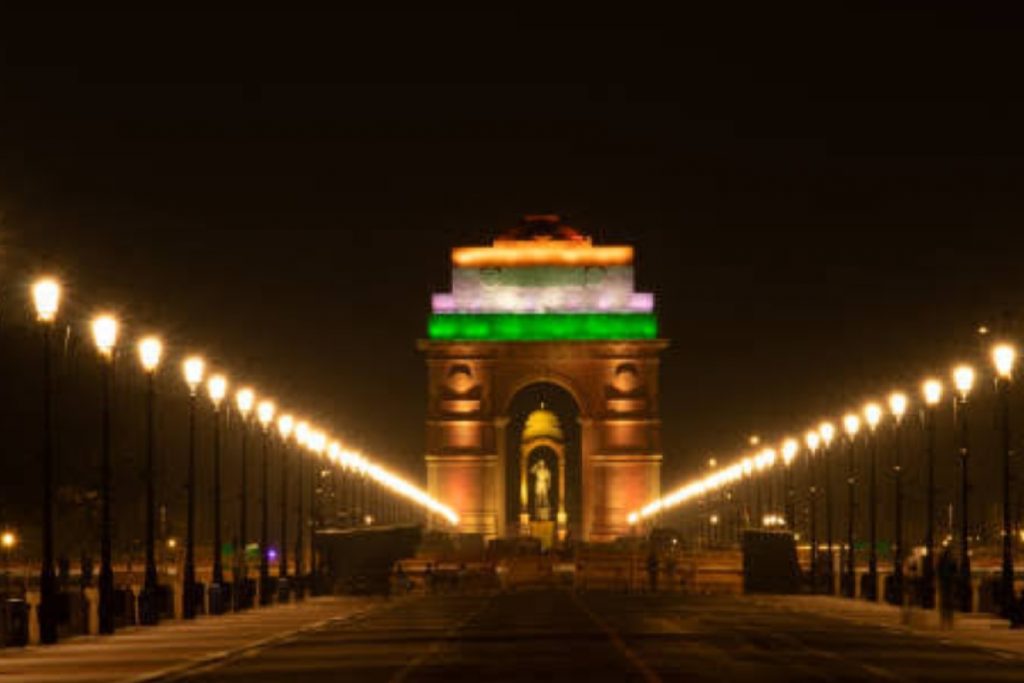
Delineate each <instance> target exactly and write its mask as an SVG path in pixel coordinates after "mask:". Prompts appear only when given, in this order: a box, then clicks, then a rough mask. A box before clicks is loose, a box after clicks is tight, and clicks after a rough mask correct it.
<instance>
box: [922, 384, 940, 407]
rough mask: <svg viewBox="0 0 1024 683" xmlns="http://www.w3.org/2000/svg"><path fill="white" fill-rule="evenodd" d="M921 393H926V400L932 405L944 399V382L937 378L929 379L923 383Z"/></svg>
mask: <svg viewBox="0 0 1024 683" xmlns="http://www.w3.org/2000/svg"><path fill="white" fill-rule="evenodd" d="M921 393H922V394H923V395H924V402H925V403H927V404H928V405H930V406H933V405H935V404H936V403H938V402H939V401H940V400H942V382H940V381H939V380H937V379H927V380H925V381H924V383H923V384H922V385H921Z"/></svg>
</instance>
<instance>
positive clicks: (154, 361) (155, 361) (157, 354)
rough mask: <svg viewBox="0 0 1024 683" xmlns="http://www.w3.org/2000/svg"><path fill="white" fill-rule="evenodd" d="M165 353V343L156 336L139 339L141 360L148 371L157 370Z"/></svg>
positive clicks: (144, 368) (143, 367)
mask: <svg viewBox="0 0 1024 683" xmlns="http://www.w3.org/2000/svg"><path fill="white" fill-rule="evenodd" d="M163 354H164V345H163V344H162V343H161V342H160V340H159V339H157V338H156V337H144V338H143V339H141V340H139V362H141V363H142V369H143V370H145V371H146V372H149V373H152V372H155V371H156V369H157V367H159V365H160V358H161V357H162V356H163Z"/></svg>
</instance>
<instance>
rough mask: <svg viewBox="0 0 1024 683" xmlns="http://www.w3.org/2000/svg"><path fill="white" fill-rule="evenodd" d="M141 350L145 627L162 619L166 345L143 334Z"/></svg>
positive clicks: (141, 613)
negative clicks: (159, 463) (160, 408)
mask: <svg viewBox="0 0 1024 683" xmlns="http://www.w3.org/2000/svg"><path fill="white" fill-rule="evenodd" d="M138 349H139V363H140V364H141V365H142V370H143V372H145V373H146V471H145V478H146V575H145V579H144V580H143V586H142V595H140V596H139V621H140V622H141V623H142V624H143V625H144V626H153V625H155V624H157V623H158V622H159V621H160V610H159V609H157V582H158V580H157V572H156V531H155V529H156V493H155V491H154V486H155V482H154V477H155V474H154V468H155V453H154V451H155V449H156V441H155V436H154V423H155V418H154V411H155V410H156V371H157V368H159V367H160V359H161V357H162V356H163V351H164V346H163V344H162V343H161V342H160V340H159V339H157V338H156V337H144V338H142V339H141V340H139V344H138Z"/></svg>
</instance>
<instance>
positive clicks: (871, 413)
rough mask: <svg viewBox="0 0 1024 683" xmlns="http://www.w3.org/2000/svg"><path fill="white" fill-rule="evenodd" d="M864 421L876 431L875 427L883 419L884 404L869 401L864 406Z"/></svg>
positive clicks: (869, 427)
mask: <svg viewBox="0 0 1024 683" xmlns="http://www.w3.org/2000/svg"><path fill="white" fill-rule="evenodd" d="M864 421H865V422H867V423H868V429H870V430H871V431H875V427H877V426H878V423H879V422H881V421H882V406H880V405H878V404H877V403H868V404H867V405H865V406H864Z"/></svg>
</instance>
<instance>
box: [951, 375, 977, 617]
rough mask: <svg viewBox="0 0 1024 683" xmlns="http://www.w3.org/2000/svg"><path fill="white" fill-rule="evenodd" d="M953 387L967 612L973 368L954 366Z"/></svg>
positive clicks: (968, 608)
mask: <svg viewBox="0 0 1024 683" xmlns="http://www.w3.org/2000/svg"><path fill="white" fill-rule="evenodd" d="M953 384H954V386H956V397H955V398H954V399H953V408H954V412H955V414H956V421H957V426H958V429H957V431H958V441H959V444H958V452H959V456H960V568H959V569H960V572H959V573H960V581H959V584H960V591H959V596H958V597H959V598H960V610H961V611H963V612H970V611H971V608H972V606H973V603H974V600H973V595H972V591H971V553H970V539H969V538H968V536H967V531H968V526H969V511H968V509H967V506H968V502H969V498H968V494H969V490H968V488H967V487H968V477H967V458H968V454H969V453H970V448H969V446H968V440H967V397H968V395H969V394H970V393H971V388H972V387H973V386H974V368H972V367H971V366H969V365H958V366H957V367H956V368H954V369H953Z"/></svg>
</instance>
